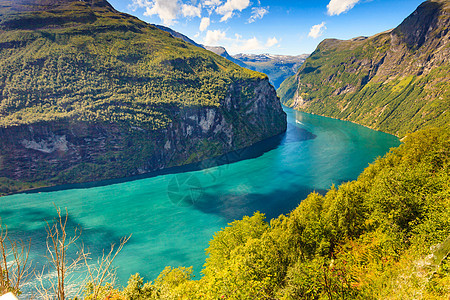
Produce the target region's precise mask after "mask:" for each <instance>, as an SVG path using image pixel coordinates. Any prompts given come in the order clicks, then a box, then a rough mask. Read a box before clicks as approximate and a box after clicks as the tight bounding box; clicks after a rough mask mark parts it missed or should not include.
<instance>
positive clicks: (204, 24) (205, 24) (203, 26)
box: [199, 18, 211, 31]
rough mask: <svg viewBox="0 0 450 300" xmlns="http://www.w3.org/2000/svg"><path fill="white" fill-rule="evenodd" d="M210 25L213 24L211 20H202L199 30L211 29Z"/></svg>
mask: <svg viewBox="0 0 450 300" xmlns="http://www.w3.org/2000/svg"><path fill="white" fill-rule="evenodd" d="M209 24H211V20H210V19H209V18H202V20H201V22H200V28H199V29H200V31H205V30H206V29H207V28H208V27H209Z"/></svg>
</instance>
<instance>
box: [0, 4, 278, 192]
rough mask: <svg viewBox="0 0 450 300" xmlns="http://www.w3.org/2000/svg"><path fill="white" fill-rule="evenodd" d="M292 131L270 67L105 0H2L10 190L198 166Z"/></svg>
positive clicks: (3, 162)
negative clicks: (261, 69)
mask: <svg viewBox="0 0 450 300" xmlns="http://www.w3.org/2000/svg"><path fill="white" fill-rule="evenodd" d="M285 128H286V116H285V114H284V112H283V111H282V109H281V105H280V103H279V100H278V99H277V96H276V93H275V90H274V89H273V87H272V86H271V85H270V83H269V81H268V79H267V77H266V76H265V75H264V74H261V73H257V72H253V71H250V70H247V69H243V68H240V67H239V66H237V65H235V64H233V63H231V62H229V61H228V60H226V59H223V58H221V57H219V56H217V55H215V54H213V53H211V52H209V51H207V50H205V49H202V48H198V47H195V46H193V45H191V44H189V43H186V42H184V41H182V40H180V39H177V38H174V37H172V36H171V35H170V34H168V33H166V32H164V31H162V30H160V29H158V28H156V27H155V26H152V25H149V24H147V23H145V22H142V21H140V20H138V19H137V18H135V17H132V16H129V15H126V14H123V13H120V12H118V11H116V10H115V9H114V8H112V7H111V5H110V4H109V3H108V2H106V1H104V0H93V1H91V0H89V1H76V0H14V1H7V0H0V194H1V193H8V192H14V191H18V190H23V189H29V188H32V187H38V186H48V185H56V184H63V183H73V182H85V181H92V180H100V179H109V178H116V177H124V176H129V175H134V174H140V173H145V172H149V171H153V170H157V169H162V168H166V167H171V166H177V165H182V164H186V163H192V162H196V161H199V160H202V159H205V158H209V157H214V156H217V155H220V154H223V153H226V152H229V151H232V150H236V149H239V148H242V147H246V146H249V145H251V144H253V143H255V142H258V141H260V140H262V139H265V138H268V137H271V136H274V135H276V134H279V133H281V132H283V131H284V130H285Z"/></svg>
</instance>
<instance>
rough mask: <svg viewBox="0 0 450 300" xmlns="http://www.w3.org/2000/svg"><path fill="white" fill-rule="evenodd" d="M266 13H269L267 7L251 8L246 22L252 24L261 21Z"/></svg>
mask: <svg viewBox="0 0 450 300" xmlns="http://www.w3.org/2000/svg"><path fill="white" fill-rule="evenodd" d="M268 13H269V7H253V8H252V15H251V17H250V18H249V19H248V22H249V23H253V22H255V21H256V20H257V19H262V18H263V17H264V16H265V15H266V14H268Z"/></svg>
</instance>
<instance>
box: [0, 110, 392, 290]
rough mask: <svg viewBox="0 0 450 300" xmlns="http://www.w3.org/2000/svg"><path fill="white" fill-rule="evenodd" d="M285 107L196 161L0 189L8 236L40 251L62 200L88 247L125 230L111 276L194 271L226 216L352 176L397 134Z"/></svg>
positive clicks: (289, 205) (272, 211)
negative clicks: (111, 176)
mask: <svg viewBox="0 0 450 300" xmlns="http://www.w3.org/2000/svg"><path fill="white" fill-rule="evenodd" d="M285 111H286V113H287V115H288V124H289V125H288V130H287V132H286V134H284V135H282V136H280V137H277V138H274V139H271V140H269V141H265V142H262V143H260V144H258V145H257V146H255V147H252V148H250V149H246V150H245V151H237V152H235V153H232V154H230V155H228V156H224V157H221V158H218V159H217V160H210V161H208V162H205V163H203V164H200V167H206V168H204V169H198V168H197V167H195V168H192V167H187V168H178V169H175V170H173V172H174V173H171V174H162V175H155V176H153V177H149V178H144V179H138V180H130V181H123V182H119V183H111V184H108V185H103V186H96V187H95V186H94V187H85V188H70V189H64V190H59V191H58V190H57V191H52V192H45V191H43V192H40V193H29V194H17V195H12V196H7V197H3V198H0V204H1V205H0V217H1V219H2V222H3V224H7V225H8V228H9V231H10V234H11V236H12V237H13V238H22V239H27V238H31V243H32V258H33V261H34V262H35V263H37V264H38V265H39V263H40V262H41V261H43V260H44V258H43V255H44V254H45V236H46V233H45V222H44V220H51V219H53V218H54V217H55V214H56V212H55V205H56V206H57V207H60V208H63V209H64V208H67V209H68V211H69V226H78V227H80V228H81V229H82V240H83V242H84V244H85V245H86V246H87V247H88V248H89V249H90V251H91V252H92V254H93V256H96V255H101V252H102V249H107V250H108V249H109V245H110V244H111V243H118V241H119V240H120V238H121V237H124V236H126V235H130V234H132V238H131V239H130V241H129V242H128V243H127V244H126V246H125V248H124V249H123V251H122V252H121V253H120V254H119V256H118V257H117V259H116V262H115V265H116V266H117V267H118V271H117V272H118V277H119V281H120V283H121V284H125V283H126V281H127V279H128V278H129V276H130V274H134V273H137V272H139V273H140V274H141V275H143V276H145V278H146V279H147V280H153V279H154V278H156V276H157V275H158V274H159V273H160V272H161V271H162V270H163V269H164V267H165V266H173V267H178V266H193V267H194V273H195V274H196V275H197V276H198V275H199V274H200V271H201V267H202V265H203V263H204V261H205V257H206V256H205V252H204V250H205V248H207V247H208V241H209V240H210V239H211V238H212V236H213V234H214V233H215V232H217V231H218V230H220V229H221V228H223V227H225V226H226V225H227V223H229V222H231V221H233V220H235V219H241V218H242V217H243V216H244V215H251V214H253V212H255V211H260V212H263V213H265V214H266V216H267V217H268V218H273V217H276V216H278V215H279V214H286V213H289V212H290V211H291V210H292V209H294V208H295V207H296V206H297V205H298V204H299V203H300V202H301V200H302V199H304V198H305V197H306V196H307V195H308V194H309V193H310V192H312V191H317V192H320V193H325V192H326V190H327V189H329V188H330V186H331V185H332V184H339V183H341V182H343V181H349V180H354V179H356V178H357V176H358V174H359V173H361V171H362V170H363V169H364V168H365V167H366V166H367V165H368V163H370V162H372V161H373V160H374V159H375V158H376V157H378V156H382V155H384V154H385V153H386V152H388V151H389V148H391V147H395V146H398V145H399V144H400V142H399V140H398V139H397V138H396V137H394V136H392V135H388V134H385V133H382V132H377V131H374V130H370V129H368V128H365V127H362V126H359V125H355V124H353V123H349V122H343V121H339V120H335V119H330V118H324V117H320V116H315V115H310V114H305V113H301V112H297V111H294V110H291V109H288V108H286V109H285ZM241 158H246V159H243V160H239V159H241ZM216 164H219V166H215V167H210V168H207V167H208V166H211V165H216ZM196 168H197V170H196Z"/></svg>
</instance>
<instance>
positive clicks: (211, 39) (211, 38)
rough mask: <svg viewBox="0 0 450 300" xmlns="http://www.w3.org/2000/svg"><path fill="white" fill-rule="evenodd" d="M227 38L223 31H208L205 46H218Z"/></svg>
mask: <svg viewBox="0 0 450 300" xmlns="http://www.w3.org/2000/svg"><path fill="white" fill-rule="evenodd" d="M226 38H227V35H226V33H225V32H224V31H222V30H219V29H218V30H208V31H207V32H206V37H205V40H204V42H205V45H208V46H217V45H218V43H219V42H220V41H223V40H225V39H226Z"/></svg>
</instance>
